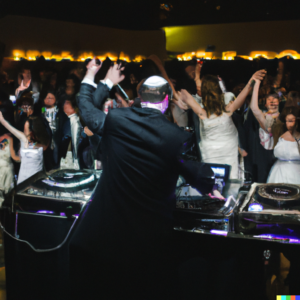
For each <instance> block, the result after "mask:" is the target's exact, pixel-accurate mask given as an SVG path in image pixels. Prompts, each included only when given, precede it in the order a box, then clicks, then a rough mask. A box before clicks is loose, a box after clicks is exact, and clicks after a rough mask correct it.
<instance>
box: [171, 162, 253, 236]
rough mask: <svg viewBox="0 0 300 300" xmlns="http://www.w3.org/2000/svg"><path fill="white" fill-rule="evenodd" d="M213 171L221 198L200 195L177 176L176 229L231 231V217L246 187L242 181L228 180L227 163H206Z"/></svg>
mask: <svg viewBox="0 0 300 300" xmlns="http://www.w3.org/2000/svg"><path fill="white" fill-rule="evenodd" d="M208 165H209V166H210V167H211V169H212V170H213V172H214V174H215V186H216V187H217V189H218V191H219V192H220V193H221V194H222V195H223V197H224V198H225V199H219V198H216V197H213V196H207V195H201V194H200V193H199V192H198V191H196V190H195V189H193V188H192V187H191V186H189V185H184V184H183V179H180V180H179V182H178V184H177V186H178V188H177V197H176V200H177V202H176V209H175V211H174V212H173V215H174V219H175V229H176V230H199V229H200V230H209V231H214V230H221V231H224V232H229V231H233V229H234V226H233V216H234V213H235V212H237V210H238V206H239V204H240V203H242V202H243V199H244V197H245V196H246V194H247V192H248V189H245V191H243V189H241V187H242V186H244V183H243V182H242V181H240V180H230V179H229V175H230V166H229V165H225V164H224V165H222V164H208Z"/></svg>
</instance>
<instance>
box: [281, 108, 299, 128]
mask: <svg viewBox="0 0 300 300" xmlns="http://www.w3.org/2000/svg"><path fill="white" fill-rule="evenodd" d="M288 115H293V116H295V118H296V123H295V129H296V130H298V131H300V110H299V108H298V107H294V106H290V107H285V108H284V109H283V110H282V113H281V114H280V116H279V120H280V121H281V122H282V123H283V125H282V127H283V132H286V131H287V130H288V129H287V127H286V120H285V119H286V117H287V116H288Z"/></svg>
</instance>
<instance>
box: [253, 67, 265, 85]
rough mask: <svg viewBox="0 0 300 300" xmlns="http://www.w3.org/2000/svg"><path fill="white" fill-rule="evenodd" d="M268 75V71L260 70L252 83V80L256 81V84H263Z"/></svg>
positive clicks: (255, 74)
mask: <svg viewBox="0 0 300 300" xmlns="http://www.w3.org/2000/svg"><path fill="white" fill-rule="evenodd" d="M266 74H267V71H266V70H259V71H257V72H255V73H254V74H253V75H252V77H251V79H250V83H251V82H252V80H254V81H255V82H261V81H262V80H263V79H264V77H265V76H266Z"/></svg>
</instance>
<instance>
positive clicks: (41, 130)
mask: <svg viewBox="0 0 300 300" xmlns="http://www.w3.org/2000/svg"><path fill="white" fill-rule="evenodd" d="M26 121H28V122H29V129H30V131H31V133H30V135H31V139H32V141H33V142H37V143H39V144H41V145H44V146H48V145H49V143H50V136H49V134H48V132H47V130H46V127H45V124H44V122H43V119H42V117H40V116H30V117H28V118H27V120H26Z"/></svg>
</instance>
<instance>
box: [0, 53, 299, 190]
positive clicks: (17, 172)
mask: <svg viewBox="0 0 300 300" xmlns="http://www.w3.org/2000/svg"><path fill="white" fill-rule="evenodd" d="M286 61H287V60H279V61H278V62H276V63H277V72H276V73H274V72H273V73H274V74H272V75H273V76H272V75H271V74H268V72H267V71H266V70H264V69H262V70H260V71H257V72H255V73H254V74H253V75H252V76H251V77H250V78H249V80H248V82H246V83H245V82H235V83H234V84H233V82H232V80H230V79H228V82H226V80H222V78H220V77H219V76H216V75H209V73H210V70H209V68H208V67H207V66H205V65H203V64H201V63H199V61H198V63H197V61H191V62H189V63H187V65H182V66H183V67H182V66H180V67H178V66H179V64H173V65H172V64H169V67H166V68H165V67H164V66H163V63H162V62H161V61H160V60H159V59H158V58H157V57H156V56H154V55H152V56H150V57H149V58H148V59H147V60H145V61H143V62H142V63H141V64H127V65H126V66H125V67H124V62H123V66H122V68H121V70H115V69H114V68H115V67H113V63H112V62H110V61H109V60H108V59H107V60H106V61H104V62H103V64H102V69H101V72H99V74H97V76H98V78H97V76H96V78H95V79H94V78H91V79H89V78H87V76H85V77H84V68H81V69H78V68H77V69H71V70H68V71H67V72H66V71H65V72H64V77H62V76H61V74H59V72H58V71H56V70H55V69H47V68H44V69H41V70H39V71H38V72H37V71H36V70H35V75H34V76H33V74H32V73H33V72H32V70H31V66H30V65H28V64H26V62H25V63H24V62H21V63H20V64H21V70H20V72H19V73H18V77H17V79H16V80H15V81H13V80H9V78H8V76H7V74H6V73H5V72H2V74H1V82H0V93H1V94H0V101H1V103H0V110H1V112H0V122H1V125H0V130H1V132H0V144H1V152H0V165H1V175H0V190H1V191H2V192H3V193H4V194H5V193H8V192H9V191H10V190H11V189H12V188H13V187H14V186H15V184H19V183H21V182H23V181H24V180H26V179H27V178H29V177H31V176H32V175H34V174H35V173H37V172H39V171H42V170H45V171H47V172H49V171H52V170H55V169H59V168H75V169H94V168H96V169H99V168H101V160H102V158H101V130H100V128H97V126H98V127H99V126H103V124H98V125H97V124H96V123H97V120H94V123H93V122H91V120H87V118H86V117H83V116H82V114H81V112H80V110H79V108H78V104H77V102H76V95H77V93H78V92H79V88H80V83H81V82H82V81H83V82H85V81H87V80H88V81H89V80H90V82H92V83H93V84H95V82H97V81H100V82H102V84H104V85H105V86H106V87H107V90H106V93H107V95H106V97H105V99H106V100H105V101H103V103H101V104H100V106H101V107H102V112H103V113H104V114H107V113H108V112H109V111H110V110H112V109H117V108H121V107H130V106H131V107H141V102H140V100H139V88H140V86H141V84H142V83H143V82H144V80H145V79H146V78H148V77H149V76H151V75H159V76H162V77H164V78H165V79H166V80H167V81H168V83H169V84H170V86H171V88H172V91H173V99H168V101H169V103H170V105H169V107H168V108H167V109H166V111H165V112H164V114H165V117H166V118H167V119H168V120H169V121H170V122H173V123H176V124H177V125H178V126H179V127H182V128H183V129H184V130H188V131H192V132H194V146H193V147H191V149H190V151H189V152H188V155H189V156H190V157H193V159H194V160H198V161H202V162H208V163H220V164H229V165H231V173H230V177H231V178H233V179H244V178H250V179H252V180H253V181H255V182H284V183H296V184H299V183H300V179H299V178H300V177H298V176H294V175H293V174H295V173H297V174H299V172H300V154H299V151H300V150H299V147H300V145H299V143H300V141H299V138H300V133H299V131H300V129H299V124H300V123H299V120H300V114H299V109H298V108H299V105H300V97H299V86H298V85H299V78H295V76H294V75H293V74H291V72H289V71H288V70H287V69H286V67H285V63H286ZM88 62H89V61H86V64H88ZM116 65H117V66H121V65H122V63H121V64H120V65H119V64H115V66H116ZM203 66H204V68H203ZM202 69H205V75H204V76H203V75H202V73H203V71H202ZM117 71H118V72H122V74H124V75H123V76H122V80H121V81H120V82H119V81H116V80H114V77H113V76H115V75H114V72H117ZM213 73H216V67H215V66H214V69H213ZM218 73H221V74H222V70H220V71H219V72H218ZM224 77H226V76H224ZM244 77H245V74H241V78H244ZM59 78H60V80H59ZM227 83H228V84H227ZM226 85H228V86H230V87H231V92H229V91H227V90H226V87H225V86H226ZM98 107H99V105H98ZM88 124H89V125H88ZM91 127H92V128H91Z"/></svg>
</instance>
